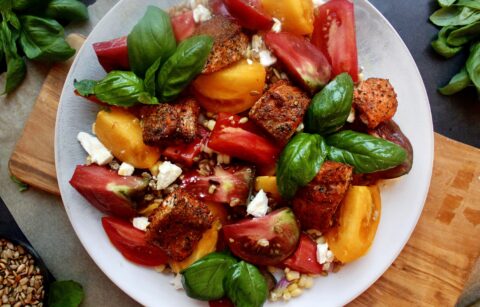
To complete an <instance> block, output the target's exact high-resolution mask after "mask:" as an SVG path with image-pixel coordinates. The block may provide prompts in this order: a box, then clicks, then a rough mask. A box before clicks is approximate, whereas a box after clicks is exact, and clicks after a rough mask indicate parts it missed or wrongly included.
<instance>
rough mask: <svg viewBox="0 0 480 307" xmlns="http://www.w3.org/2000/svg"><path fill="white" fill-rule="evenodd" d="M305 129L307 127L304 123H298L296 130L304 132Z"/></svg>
mask: <svg viewBox="0 0 480 307" xmlns="http://www.w3.org/2000/svg"><path fill="white" fill-rule="evenodd" d="M303 129H305V125H304V124H303V123H300V125H298V127H297V130H295V131H297V132H302V131H303Z"/></svg>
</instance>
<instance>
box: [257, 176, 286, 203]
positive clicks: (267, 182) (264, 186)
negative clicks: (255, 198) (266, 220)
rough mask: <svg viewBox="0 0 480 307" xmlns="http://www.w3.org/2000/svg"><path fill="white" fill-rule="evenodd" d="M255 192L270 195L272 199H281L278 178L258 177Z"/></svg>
mask: <svg viewBox="0 0 480 307" xmlns="http://www.w3.org/2000/svg"><path fill="white" fill-rule="evenodd" d="M255 190H256V191H260V190H263V191H264V192H267V193H270V195H271V196H272V197H275V198H280V193H279V192H278V187H277V177H275V176H258V177H257V178H255Z"/></svg>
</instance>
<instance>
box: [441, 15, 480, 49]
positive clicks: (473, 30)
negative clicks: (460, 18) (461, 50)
mask: <svg viewBox="0 0 480 307" xmlns="http://www.w3.org/2000/svg"><path fill="white" fill-rule="evenodd" d="M478 37H480V21H477V22H474V23H472V24H469V25H466V26H463V27H461V28H459V29H456V30H454V31H452V32H450V34H449V35H448V38H447V44H449V45H450V46H462V45H465V44H466V43H468V42H469V41H472V40H474V39H476V38H478Z"/></svg>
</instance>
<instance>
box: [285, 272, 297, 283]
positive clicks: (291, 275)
mask: <svg viewBox="0 0 480 307" xmlns="http://www.w3.org/2000/svg"><path fill="white" fill-rule="evenodd" d="M285 277H286V278H287V280H288V281H292V280H296V279H299V278H300V273H299V272H296V271H290V272H288V273H287V274H286V275H285Z"/></svg>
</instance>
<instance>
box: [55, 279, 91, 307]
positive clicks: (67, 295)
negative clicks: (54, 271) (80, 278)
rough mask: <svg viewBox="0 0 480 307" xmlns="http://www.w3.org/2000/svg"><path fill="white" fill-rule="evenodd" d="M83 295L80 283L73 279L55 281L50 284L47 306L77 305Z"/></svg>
mask: <svg viewBox="0 0 480 307" xmlns="http://www.w3.org/2000/svg"><path fill="white" fill-rule="evenodd" d="M84 296H85V294H84V292H83V288H82V285H80V284H79V283H77V282H75V281H73V280H66V281H55V282H53V283H51V284H50V292H49V294H48V306H50V307H77V306H79V305H80V303H81V302H82V300H83V297H84Z"/></svg>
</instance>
